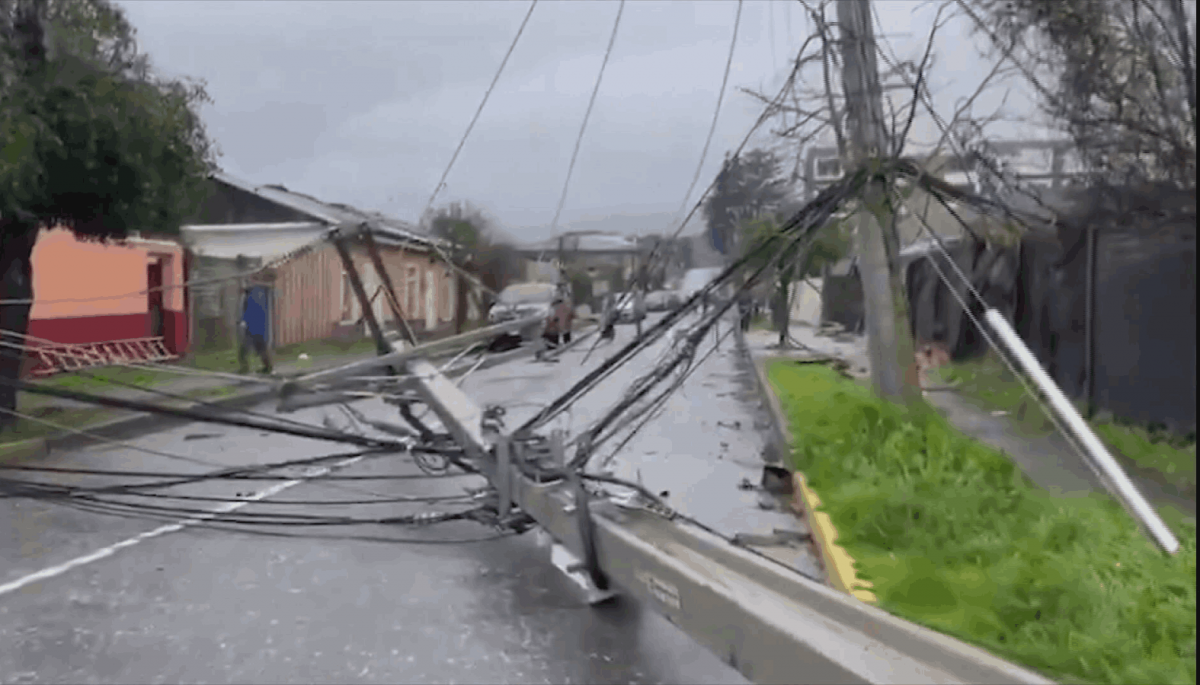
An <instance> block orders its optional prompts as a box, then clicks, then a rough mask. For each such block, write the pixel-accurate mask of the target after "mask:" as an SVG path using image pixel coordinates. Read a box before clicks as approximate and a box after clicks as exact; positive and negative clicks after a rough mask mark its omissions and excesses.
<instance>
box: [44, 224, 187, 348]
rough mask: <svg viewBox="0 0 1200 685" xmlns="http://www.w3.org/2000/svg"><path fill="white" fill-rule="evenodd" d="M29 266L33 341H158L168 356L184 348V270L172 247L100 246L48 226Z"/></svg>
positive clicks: (142, 242) (134, 241) (141, 242)
mask: <svg viewBox="0 0 1200 685" xmlns="http://www.w3.org/2000/svg"><path fill="white" fill-rule="evenodd" d="M32 265H33V300H34V303H33V308H32V311H31V312H30V322H29V335H30V336H32V337H33V338H35V339H42V340H48V341H52V342H54V343H59V344H90V343H103V342H109V341H115V340H133V339H146V338H158V339H161V341H162V343H163V345H164V346H165V347H166V349H167V350H168V351H170V352H171V353H172V354H176V355H178V354H183V352H185V351H186V349H187V345H188V338H189V333H188V317H187V315H186V311H187V307H186V298H185V294H184V288H183V287H182V286H183V284H184V283H185V282H186V276H185V271H186V269H185V264H184V251H183V248H182V247H180V245H179V244H178V243H175V242H171V241H168V240H150V239H143V238H136V237H135V238H129V239H126V240H123V241H119V242H109V243H107V244H106V243H98V242H90V241H83V240H80V239H78V238H76V237H75V235H74V234H73V233H71V232H70V231H69V230H66V229H61V228H59V229H49V230H43V231H41V232H40V233H39V235H38V240H37V243H36V244H35V245H34V248H33V257H32ZM34 342H37V341H36V340H34Z"/></svg>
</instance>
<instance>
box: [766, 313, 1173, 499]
mask: <svg viewBox="0 0 1200 685" xmlns="http://www.w3.org/2000/svg"><path fill="white" fill-rule="evenodd" d="M789 334H790V335H791V337H792V338H794V339H795V340H796V341H798V342H800V343H801V344H803V345H805V346H807V347H809V348H811V351H807V350H803V349H790V350H786V351H780V350H779V349H777V348H776V347H775V346H776V344H777V343H778V339H779V334H778V333H776V332H771V331H762V330H756V331H749V332H747V333H746V335H745V339H746V345H747V347H748V348H749V350H750V352H751V354H752V355H753V356H754V357H755V358H756V359H766V358H771V357H785V358H813V357H819V356H829V357H836V358H838V359H842V360H844V361H846V362H848V363H849V365H850V368H849V369H848V372H849V373H850V374H851V375H853V376H855V377H858V378H861V379H863V380H864V381H865V380H866V379H867V378H869V375H868V374H869V361H868V357H867V350H866V338H865V337H863V336H855V335H846V334H838V335H830V334H828V333H826V332H824V331H821V330H819V329H816V328H813V327H811V326H807V325H801V324H792V326H791V327H790V329H789ZM925 398H926V400H927V401H928V402H929V404H930V405H932V406H933V407H934V408H936V409H937V410H938V412H939V413H940V414H942V415H943V416H944V417H946V419H947V420H948V421H949V422H950V423H951V424H952V425H954V426H955V427H956V428H958V430H960V431H962V432H963V433H964V434H966V435H968V436H970V437H972V438H975V439H976V440H978V441H980V442H982V443H984V444H986V445H990V446H991V447H993V448H994V449H996V450H999V451H1000V452H1003V453H1004V454H1006V455H1007V456H1008V457H1009V458H1010V459H1012V460H1013V462H1014V463H1016V464H1017V466H1018V467H1020V468H1021V470H1022V471H1023V472H1024V473H1025V474H1026V475H1027V476H1028V477H1029V478H1030V480H1032V481H1033V482H1034V483H1036V484H1037V485H1038V486H1039V487H1041V488H1043V489H1045V490H1046V491H1048V492H1050V493H1052V494H1056V495H1080V494H1085V493H1093V492H1102V491H1103V489H1104V488H1103V486H1102V484H1101V483H1100V481H1099V479H1098V478H1097V477H1096V475H1095V474H1094V473H1093V471H1092V469H1091V467H1090V466H1089V465H1088V464H1087V462H1085V461H1084V460H1083V458H1082V457H1081V456H1080V455H1079V454H1078V453H1077V452H1076V451H1075V450H1074V449H1073V448H1072V447H1071V445H1070V444H1069V443H1068V442H1067V440H1066V439H1065V438H1064V437H1063V436H1062V435H1061V434H1060V433H1057V432H1056V433H1054V434H1051V435H1045V436H1035V435H1028V434H1025V433H1023V432H1022V431H1020V430H1019V429H1018V428H1017V427H1016V426H1015V425H1014V423H1013V422H1012V421H1011V420H1010V419H1008V418H1006V417H1004V416H995V415H993V414H992V413H991V412H989V411H987V410H986V409H983V408H982V407H980V406H979V405H978V404H976V403H975V402H974V401H972V400H971V399H970V398H967V397H964V396H962V395H961V394H958V393H956V392H954V391H952V390H948V389H938V390H935V391H927V392H926V393H925ZM1126 473H1127V474H1128V476H1129V478H1130V480H1131V481H1133V483H1134V484H1135V485H1136V486H1137V488H1138V490H1139V491H1141V493H1142V494H1143V495H1144V496H1145V497H1146V498H1147V499H1148V500H1150V501H1151V502H1152V503H1154V504H1156V505H1162V504H1170V505H1173V506H1175V507H1177V508H1179V509H1180V510H1182V511H1184V512H1186V513H1187V514H1188V515H1189V516H1191V517H1192V518H1193V519H1194V518H1195V515H1196V503H1195V501H1194V500H1187V499H1184V498H1180V497H1178V496H1175V495H1174V494H1171V493H1169V492H1167V491H1166V489H1165V488H1164V487H1163V486H1162V485H1160V484H1159V483H1156V482H1154V481H1152V480H1150V479H1147V478H1145V477H1142V476H1140V475H1139V474H1137V473H1134V472H1131V471H1129V470H1127V471H1126Z"/></svg>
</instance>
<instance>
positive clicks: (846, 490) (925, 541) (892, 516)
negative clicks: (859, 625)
mask: <svg viewBox="0 0 1200 685" xmlns="http://www.w3.org/2000/svg"><path fill="white" fill-rule="evenodd" d="M768 377H769V379H770V383H771V386H772V388H773V389H774V391H775V392H776V394H777V395H778V396H779V399H780V402H781V403H782V405H783V408H784V411H785V413H786V414H787V416H788V420H789V422H790V426H791V434H792V435H793V436H794V440H795V441H796V444H794V445H793V446H792V457H793V459H794V462H795V464H794V465H795V467H796V468H797V469H798V470H801V471H803V472H804V473H805V475H806V476H807V478H808V481H809V484H810V485H811V486H812V488H813V490H814V491H816V492H817V493H818V494H819V495H820V497H821V500H822V502H823V509H824V510H825V511H826V512H827V513H828V514H829V516H830V518H831V519H832V521H833V523H834V525H835V526H836V527H837V529H838V533H839V543H840V544H841V545H842V546H843V547H845V548H846V550H847V551H848V552H849V553H850V555H851V556H852V557H854V559H855V560H856V568H857V571H858V575H859V577H860V578H862V579H863V580H868V581H870V582H871V583H873V584H874V588H873V589H874V592H875V594H876V595H877V596H878V598H879V603H880V606H881V607H883V608H884V609H887V610H888V611H891V612H892V613H894V614H896V615H898V616H901V617H904V618H906V619H908V620H911V621H914V622H917V623H920V624H923V625H926V626H929V627H931V628H934V629H936V630H939V631H941V632H944V633H947V634H949V635H953V636H956V637H958V638H960V639H963V640H966V641H968V642H971V643H974V644H977V645H979V646H981V647H984V648H985V649H988V650H989V651H991V652H993V653H994V654H997V655H998V656H1002V657H1004V658H1007V659H1010V660H1012V661H1014V662H1016V663H1020V664H1023V665H1025V666H1027V667H1030V668H1034V669H1036V670H1039V671H1041V672H1042V673H1044V674H1046V675H1047V676H1048V677H1051V678H1054V679H1056V680H1059V681H1064V682H1086V683H1195V682H1196V532H1195V528H1194V524H1192V523H1186V522H1185V520H1184V518H1183V517H1182V516H1181V515H1180V514H1179V513H1178V512H1176V511H1174V510H1165V511H1163V515H1164V518H1165V519H1166V520H1167V522H1168V524H1169V525H1171V526H1172V528H1173V529H1174V530H1175V531H1176V533H1177V534H1178V535H1179V537H1180V538H1181V541H1182V543H1183V548H1182V550H1181V551H1180V552H1179V553H1178V554H1177V555H1175V556H1173V557H1172V556H1169V555H1166V554H1164V553H1162V552H1161V551H1159V550H1158V549H1157V548H1156V547H1155V546H1154V544H1153V543H1152V542H1151V541H1150V540H1149V539H1148V538H1146V537H1145V536H1144V535H1143V534H1142V533H1141V532H1140V531H1139V529H1138V527H1137V525H1136V524H1135V523H1134V521H1133V520H1131V519H1130V517H1129V516H1128V514H1126V513H1125V511H1124V510H1123V509H1121V508H1120V507H1119V506H1118V505H1116V504H1115V503H1113V502H1112V501H1110V500H1109V499H1108V498H1106V497H1101V496H1092V497H1079V498H1057V497H1052V496H1050V495H1049V494H1047V493H1045V492H1044V491H1042V490H1040V489H1038V488H1036V487H1035V486H1034V485H1032V484H1031V483H1029V482H1028V480H1027V479H1026V478H1025V477H1024V476H1023V474H1022V473H1021V472H1020V470H1019V469H1017V468H1016V467H1015V466H1014V465H1013V464H1012V462H1011V461H1009V460H1008V459H1007V458H1006V457H1004V456H1003V455H1001V454H999V453H997V452H995V451H993V450H992V449H990V448H988V447H986V446H983V445H981V444H979V443H977V442H975V441H974V440H971V439H970V438H967V437H965V436H964V435H962V434H961V433H959V432H958V431H957V430H956V429H954V428H953V427H951V426H950V425H949V424H948V423H947V422H946V421H945V420H944V419H943V418H941V417H940V416H938V415H937V414H936V413H934V412H933V411H929V410H923V409H922V410H906V409H903V408H901V407H898V406H895V405H892V404H890V403H887V402H884V401H882V400H880V399H878V398H877V397H875V396H874V395H873V394H872V393H871V391H870V390H869V389H868V388H866V387H863V386H862V385H860V384H857V383H855V382H853V381H851V380H848V379H845V378H843V377H842V376H840V375H839V374H838V373H837V372H836V371H834V370H832V369H830V368H827V367H824V366H819V365H812V364H807V365H798V364H795V363H792V362H787V361H776V362H773V363H771V364H770V365H769V366H768Z"/></svg>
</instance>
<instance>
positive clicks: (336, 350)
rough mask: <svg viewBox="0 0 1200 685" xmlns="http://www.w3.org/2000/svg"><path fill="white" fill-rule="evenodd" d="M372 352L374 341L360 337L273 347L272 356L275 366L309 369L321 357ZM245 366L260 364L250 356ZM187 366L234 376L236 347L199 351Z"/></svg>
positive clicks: (236, 364) (373, 350) (235, 370)
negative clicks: (303, 357)
mask: <svg viewBox="0 0 1200 685" xmlns="http://www.w3.org/2000/svg"><path fill="white" fill-rule="evenodd" d="M373 352H375V342H374V341H373V340H371V339H370V338H361V339H358V340H350V341H342V340H311V341H308V342H302V343H296V344H295V345H284V346H283V347H279V348H276V349H275V351H274V353H273V354H274V357H275V363H276V364H277V365H287V367H289V368H293V367H294V368H297V369H306V368H310V367H312V365H313V363H314V362H315V361H318V360H319V359H321V358H323V357H325V358H327V357H338V356H354V355H368V354H372V353H373ZM301 354H306V355H308V359H300V355H301ZM249 363H250V367H251V368H252V369H257V368H258V365H259V363H260V362H259V360H258V358H257V357H255V356H253V355H251V357H250V359H249ZM190 365H191V366H192V367H194V368H197V369H204V370H205V371H223V372H226V373H237V371H238V366H239V364H238V353H237V348H234V347H231V348H228V349H222V350H206V351H203V352H199V353H197V354H196V355H195V356H194V357H193V359H192V361H191V364H190Z"/></svg>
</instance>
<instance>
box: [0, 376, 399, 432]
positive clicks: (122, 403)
mask: <svg viewBox="0 0 1200 685" xmlns="http://www.w3.org/2000/svg"><path fill="white" fill-rule="evenodd" d="M0 384H4V385H7V386H10V387H13V388H16V389H17V390H23V391H25V392H28V393H32V394H35V395H48V396H51V397H59V398H62V399H68V400H75V401H76V402H87V403H90V404H98V405H101V406H106V407H113V408H116V409H128V410H131V411H140V412H148V413H151V414H161V415H165V416H174V417H177V418H185V419H190V420H193V421H203V422H207V423H216V424H223V425H227V426H235V427H238V428H250V429H254V430H263V431H269V432H274V433H283V434H286V435H292V436H296V437H302V438H310V439H313V440H327V441H330V442H342V443H347V444H351V445H358V446H360V447H368V448H393V449H406V448H407V445H406V444H404V443H401V442H397V441H394V440H380V439H377V438H365V437H362V436H358V435H351V434H348V433H339V432H336V431H330V430H327V429H326V430H322V429H319V428H316V427H311V426H304V427H301V426H289V425H266V424H263V423H259V422H256V421H247V420H242V419H237V418H232V417H228V416H221V415H219V414H217V413H211V414H209V413H205V412H199V411H195V410H191V409H180V408H175V407H165V406H161V405H155V404H150V403H147V402H138V401H136V400H127V399H122V398H118V397H106V396H103V395H93V394H90V393H84V392H78V391H73V390H64V389H61V388H51V387H46V386H43V385H38V384H36V383H29V382H27V381H22V380H16V379H11V378H3V377H0Z"/></svg>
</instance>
